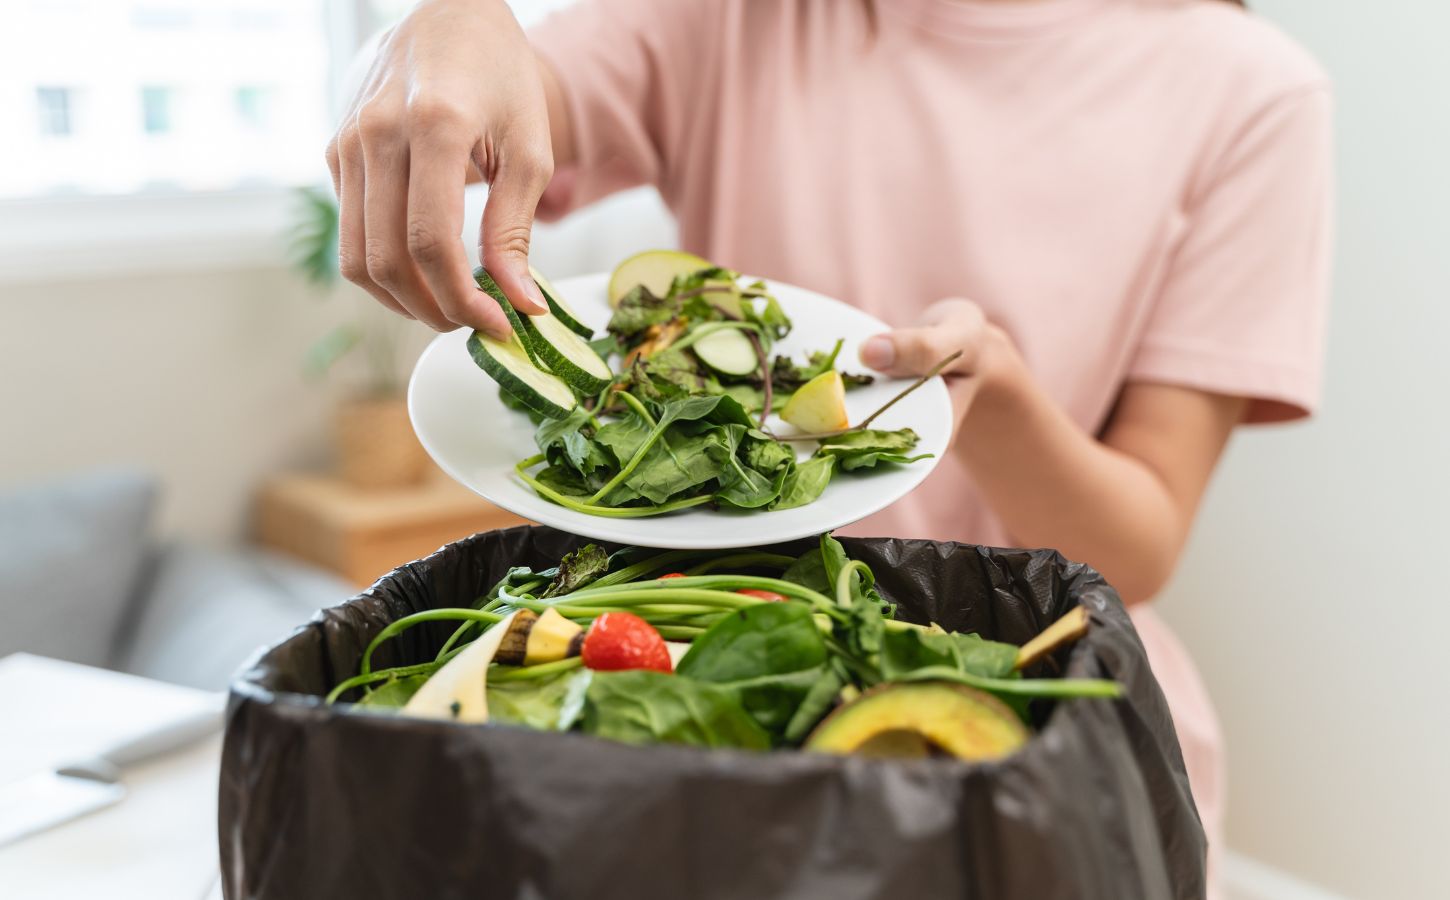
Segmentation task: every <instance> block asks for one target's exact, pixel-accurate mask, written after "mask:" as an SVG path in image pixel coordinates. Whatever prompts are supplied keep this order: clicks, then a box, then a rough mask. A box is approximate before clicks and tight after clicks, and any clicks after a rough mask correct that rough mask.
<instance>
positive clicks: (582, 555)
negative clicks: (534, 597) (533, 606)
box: [539, 544, 609, 598]
mask: <svg viewBox="0 0 1450 900" xmlns="http://www.w3.org/2000/svg"><path fill="white" fill-rule="evenodd" d="M608 571H609V554H608V553H607V552H605V550H604V548H603V547H601V546H599V545H598V544H585V545H584V546H582V547H580V548H579V549H578V550H575V551H574V552H573V553H569V554H566V555H565V556H564V558H563V559H561V560H559V571H558V573H557V574H555V575H554V579H553V580H552V581H550V582H549V586H548V587H547V588H545V589H544V592H543V593H542V594H540V595H539V596H540V597H541V598H548V597H557V596H559V595H560V594H572V593H574V592H575V591H577V590H579V589H580V588H582V587H584V586H586V585H588V584H590V583H591V582H593V581H596V580H597V579H599V578H600V577H601V576H603V575H604V574H605V573H606V572H608Z"/></svg>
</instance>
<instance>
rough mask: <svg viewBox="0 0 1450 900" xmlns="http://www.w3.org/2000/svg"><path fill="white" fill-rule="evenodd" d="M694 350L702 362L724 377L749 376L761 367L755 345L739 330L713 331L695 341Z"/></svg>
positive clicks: (724, 329) (723, 329)
mask: <svg viewBox="0 0 1450 900" xmlns="http://www.w3.org/2000/svg"><path fill="white" fill-rule="evenodd" d="M694 350H695V355H696V356H698V357H700V362H702V363H704V364H705V365H707V366H709V367H710V368H712V369H714V370H715V371H716V372H719V373H720V374H722V375H749V374H750V373H751V372H754V371H755V370H756V369H758V368H759V367H760V358H759V357H757V356H756V355H755V345H754V344H752V343H750V338H748V337H746V336H745V335H743V334H741V333H740V329H738V328H722V329H720V330H719V331H712V332H710V333H709V334H707V335H705V336H704V337H702V338H700V339H699V340H698V341H695V344H694Z"/></svg>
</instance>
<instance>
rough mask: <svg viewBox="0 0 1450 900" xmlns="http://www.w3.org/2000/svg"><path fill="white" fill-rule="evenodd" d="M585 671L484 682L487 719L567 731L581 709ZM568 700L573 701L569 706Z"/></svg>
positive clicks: (588, 673) (587, 676) (586, 683)
mask: <svg viewBox="0 0 1450 900" xmlns="http://www.w3.org/2000/svg"><path fill="white" fill-rule="evenodd" d="M592 674H593V673H592V672H591V671H590V670H589V669H583V668H579V669H570V670H569V671H567V672H560V673H558V674H557V675H551V676H549V677H547V678H530V679H527V680H524V681H495V680H494V679H489V682H488V689H487V692H486V693H487V695H488V718H489V721H492V722H503V723H507V724H510V725H523V726H526V727H528V728H537V729H540V730H542V731H568V730H569V729H570V728H571V727H573V725H574V722H575V721H576V720H577V719H578V716H579V714H580V713H581V712H582V711H583V710H582V705H583V704H582V702H581V701H582V700H583V694H584V693H585V692H586V691H587V690H588V687H589V682H590V680H591V678H590V676H591V675H592ZM571 699H575V702H573V703H570V702H569V701H570V700H571Z"/></svg>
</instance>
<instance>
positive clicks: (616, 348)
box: [589, 334, 624, 359]
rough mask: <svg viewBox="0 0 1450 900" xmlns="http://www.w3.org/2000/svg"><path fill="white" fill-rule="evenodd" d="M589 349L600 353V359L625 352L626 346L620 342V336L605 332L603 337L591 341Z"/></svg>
mask: <svg viewBox="0 0 1450 900" xmlns="http://www.w3.org/2000/svg"><path fill="white" fill-rule="evenodd" d="M589 349H591V350H593V351H594V352H595V353H597V354H599V358H600V359H608V358H609V357H611V356H614V355H616V354H618V353H623V352H624V348H623V347H621V346H620V344H619V337H618V336H617V335H613V334H605V335H604V336H603V337H598V338H595V339H594V340H592V341H590V342H589Z"/></svg>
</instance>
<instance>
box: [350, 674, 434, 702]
mask: <svg viewBox="0 0 1450 900" xmlns="http://www.w3.org/2000/svg"><path fill="white" fill-rule="evenodd" d="M427 680H428V676H427V675H404V676H403V677H402V678H389V679H388V680H387V681H384V682H383V683H382V684H380V685H378V686H377V687H375V688H373V689H372V690H370V691H368V692H367V693H366V694H364V695H363V696H362V699H360V700H358V702H357V705H358V706H366V707H371V708H372V709H402V708H403V706H404V705H406V704H407V702H408V701H409V700H411V699H413V695H414V694H416V693H417V692H418V688H420V687H422V686H423V682H425V681H427Z"/></svg>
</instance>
